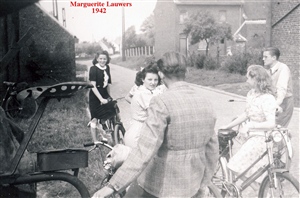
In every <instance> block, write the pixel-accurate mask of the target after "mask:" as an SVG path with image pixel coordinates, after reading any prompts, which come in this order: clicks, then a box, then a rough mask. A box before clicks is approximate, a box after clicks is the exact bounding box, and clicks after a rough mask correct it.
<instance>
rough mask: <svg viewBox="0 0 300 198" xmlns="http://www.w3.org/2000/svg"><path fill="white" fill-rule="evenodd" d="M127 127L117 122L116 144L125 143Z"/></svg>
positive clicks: (115, 131)
mask: <svg viewBox="0 0 300 198" xmlns="http://www.w3.org/2000/svg"><path fill="white" fill-rule="evenodd" d="M124 133H125V129H124V127H123V126H122V125H120V124H117V125H116V126H115V130H114V144H115V145H116V144H124Z"/></svg>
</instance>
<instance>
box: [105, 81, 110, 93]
mask: <svg viewBox="0 0 300 198" xmlns="http://www.w3.org/2000/svg"><path fill="white" fill-rule="evenodd" d="M106 89H107V93H108V94H109V95H110V84H108V85H107V87H106Z"/></svg>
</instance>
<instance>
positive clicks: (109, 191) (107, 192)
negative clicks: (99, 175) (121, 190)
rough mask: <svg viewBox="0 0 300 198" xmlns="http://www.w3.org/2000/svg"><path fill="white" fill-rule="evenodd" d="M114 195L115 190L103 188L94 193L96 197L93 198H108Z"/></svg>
mask: <svg viewBox="0 0 300 198" xmlns="http://www.w3.org/2000/svg"><path fill="white" fill-rule="evenodd" d="M113 193H114V190H113V189H111V188H109V187H107V186H104V187H103V188H101V189H100V190H98V191H97V192H95V193H94V195H93V196H92V198H104V197H108V196H110V195H111V194H113Z"/></svg>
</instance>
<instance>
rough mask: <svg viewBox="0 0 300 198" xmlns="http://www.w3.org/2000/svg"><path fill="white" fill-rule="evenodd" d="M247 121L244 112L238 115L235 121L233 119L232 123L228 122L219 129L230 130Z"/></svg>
mask: <svg viewBox="0 0 300 198" xmlns="http://www.w3.org/2000/svg"><path fill="white" fill-rule="evenodd" d="M247 119H248V116H247V114H246V113H245V112H244V113H242V114H241V115H239V116H238V117H237V118H236V119H234V120H233V121H232V122H230V123H229V124H227V125H225V126H223V127H221V129H231V128H233V127H235V126H237V125H239V124H241V123H242V122H245V121H246V120H247Z"/></svg>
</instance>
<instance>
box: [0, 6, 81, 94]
mask: <svg viewBox="0 0 300 198" xmlns="http://www.w3.org/2000/svg"><path fill="white" fill-rule="evenodd" d="M1 20H2V21H3V20H4V19H1ZM7 27H8V28H7V32H8V34H7V36H8V38H7V41H8V45H9V46H8V47H9V48H12V47H14V46H12V45H11V43H12V42H11V41H12V40H13V39H14V37H15V35H14V27H15V26H14V25H13V23H12V15H7ZM30 27H32V28H33V29H34V31H33V35H32V36H31V38H30V39H28V40H27V42H26V44H25V45H24V46H22V48H21V50H20V53H19V59H18V61H17V63H16V58H14V60H13V61H11V62H12V63H10V64H9V65H8V66H7V67H6V68H5V73H7V75H2V76H1V79H0V82H2V81H4V80H6V81H27V82H29V83H31V82H35V81H37V80H40V79H41V78H48V79H52V81H53V79H54V80H55V81H56V82H64V81H71V80H74V79H75V78H76V71H75V68H76V67H75V39H74V36H73V35H72V34H71V33H70V32H68V31H67V30H66V29H65V28H64V27H62V25H60V24H59V23H58V21H57V20H56V19H55V18H53V17H52V16H50V15H49V14H47V13H46V12H45V11H44V10H43V9H42V8H41V7H40V6H39V5H38V4H34V5H31V6H29V7H26V8H24V9H22V10H20V11H19V39H20V38H22V36H24V34H25V33H26V32H27V31H28V30H29V28H30ZM0 48H1V50H3V47H2V46H1V47H0ZM4 54H5V53H2V54H1V56H4ZM0 58H2V57H0ZM0 86H2V85H0ZM1 90H2V91H3V87H2V89H1Z"/></svg>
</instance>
